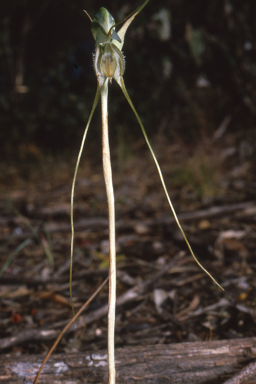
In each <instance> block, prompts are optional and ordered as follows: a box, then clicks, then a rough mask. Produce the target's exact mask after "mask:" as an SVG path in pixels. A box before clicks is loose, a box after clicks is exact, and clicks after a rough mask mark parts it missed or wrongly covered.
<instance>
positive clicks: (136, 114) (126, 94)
mask: <svg viewBox="0 0 256 384" xmlns="http://www.w3.org/2000/svg"><path fill="white" fill-rule="evenodd" d="M118 84H119V86H120V87H121V89H122V91H123V93H124V95H125V97H126V99H127V101H128V103H129V104H130V106H131V108H132V110H133V112H134V114H135V116H136V118H137V120H138V122H139V125H140V127H141V130H142V133H143V135H144V137H145V140H146V143H147V145H148V148H149V150H150V152H151V155H152V157H153V159H154V162H155V164H156V168H157V171H158V174H159V177H160V180H161V183H162V186H163V189H164V192H165V195H166V197H167V200H168V203H169V205H170V208H171V210H172V213H173V216H174V218H175V221H176V223H177V225H178V227H179V230H180V231H181V233H182V235H183V237H184V240H185V242H186V244H187V246H188V249H189V251H190V253H191V255H192V256H193V258H194V260H195V261H196V263H197V264H198V265H199V267H200V268H202V270H203V271H204V272H205V273H206V274H207V275H208V276H209V277H210V278H211V279H212V280H213V281H214V283H215V284H216V285H217V286H218V287H219V288H220V289H222V290H223V291H224V289H223V288H222V287H221V286H220V284H219V283H218V282H217V281H216V280H215V279H214V277H212V275H211V274H210V273H209V272H208V271H207V270H206V269H205V268H204V267H203V266H202V264H201V263H200V262H199V261H198V259H197V258H196V256H195V254H194V252H193V250H192V248H191V245H190V243H189V241H188V239H187V237H186V235H185V233H184V231H183V229H182V226H181V224H180V222H179V219H178V216H177V215H176V212H175V209H174V207H173V205H172V202H171V199H170V197H169V194H168V191H167V188H166V185H165V181H164V178H163V175H162V171H161V168H160V166H159V164H158V161H157V158H156V156H155V153H154V151H153V149H152V147H151V144H150V142H149V140H148V136H147V134H146V131H145V128H144V126H143V124H142V122H141V120H140V117H139V115H138V113H137V111H136V109H135V107H134V105H133V103H132V101H131V99H130V96H129V95H128V92H127V90H126V87H125V84H124V80H123V78H122V77H120V81H119V82H118Z"/></svg>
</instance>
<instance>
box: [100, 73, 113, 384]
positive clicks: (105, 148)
mask: <svg viewBox="0 0 256 384" xmlns="http://www.w3.org/2000/svg"><path fill="white" fill-rule="evenodd" d="M101 110H102V161H103V174H104V179H105V186H106V192H107V201H108V217H109V299H108V373H109V378H108V382H109V384H115V375H116V371H115V306H116V246H115V199H114V189H113V183H112V170H111V161H110V149H109V139H108V79H107V80H106V81H105V83H104V85H103V86H102V88H101Z"/></svg>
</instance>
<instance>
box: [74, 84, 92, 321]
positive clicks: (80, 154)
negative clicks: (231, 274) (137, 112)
mask: <svg viewBox="0 0 256 384" xmlns="http://www.w3.org/2000/svg"><path fill="white" fill-rule="evenodd" d="M99 97H100V87H99V86H98V87H97V91H96V95H95V98H94V102H93V105H92V110H91V113H90V116H89V119H88V122H87V125H86V127H85V130H84V135H83V139H82V143H81V145H80V150H79V153H78V156H77V161H76V167H75V172H74V177H73V181H72V188H71V206H70V221H71V251H70V280H69V282H70V300H71V306H72V312H73V316H74V315H75V312H74V304H73V295H72V273H73V254H74V236H75V231H74V194H75V184H76V177H77V172H78V167H79V164H80V160H81V156H82V153H83V149H84V142H85V139H86V135H87V132H88V128H89V125H90V122H91V120H92V116H93V114H94V111H95V108H96V106H97V104H98V101H99Z"/></svg>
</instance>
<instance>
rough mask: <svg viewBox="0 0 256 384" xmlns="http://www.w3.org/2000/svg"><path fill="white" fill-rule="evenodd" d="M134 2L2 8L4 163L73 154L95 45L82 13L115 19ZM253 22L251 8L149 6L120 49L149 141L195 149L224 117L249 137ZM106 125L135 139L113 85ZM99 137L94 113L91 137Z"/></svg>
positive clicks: (255, 12)
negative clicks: (165, 141)
mask: <svg viewBox="0 0 256 384" xmlns="http://www.w3.org/2000/svg"><path fill="white" fill-rule="evenodd" d="M140 4H141V1H132V2H131V1H122V2H121V3H120V1H117V0H113V1H108V0H106V1H98V0H97V1H95V0H94V1H88V0H83V1H82V0H77V1H75V2H74V1H71V0H70V1H68V0H56V1H54V2H52V1H49V0H42V1H40V2H35V1H32V0H12V1H9V2H5V1H2V2H1V4H0V13H1V22H0V41H1V43H0V44H1V45H0V151H1V157H2V159H5V160H11V159H13V160H15V159H16V160H20V159H22V160H24V161H25V160H26V159H28V160H29V161H30V162H31V161H33V160H34V161H38V159H39V158H40V157H41V158H42V157H43V154H45V153H52V154H53V153H55V154H56V153H63V152H68V151H73V150H74V149H75V150H77V147H78V144H79V142H80V140H81V136H82V132H83V129H84V126H85V124H86V121H87V118H88V114H89V111H90V108H91V105H92V101H93V97H94V94H95V90H96V78H95V75H94V71H93V67H92V52H93V50H94V40H93V38H92V35H91V31H90V21H89V19H88V18H87V17H86V15H85V13H83V12H82V10H83V9H86V10H87V11H88V13H89V14H90V15H91V16H92V17H93V16H94V15H95V14H96V13H97V12H98V10H99V8H100V7H101V6H105V7H106V8H107V9H108V10H109V11H110V13H111V14H112V15H113V16H114V18H115V20H116V21H119V20H121V19H122V18H123V17H124V16H125V15H127V14H128V13H130V12H131V11H132V10H133V9H134V8H135V7H136V6H138V5H140ZM255 17H256V5H255V3H254V2H248V1H244V2H241V1H232V0H230V1H229V0H212V1H209V2H206V1H203V0H197V1H193V2H191V1H189V0H161V1H153V0H152V1H150V2H149V4H148V5H147V6H146V7H145V9H144V10H143V12H141V14H139V16H138V17H137V18H136V19H135V21H134V22H133V24H132V26H131V27H130V28H129V30H128V33H127V37H126V41H125V45H124V49H123V51H124V54H125V56H126V71H125V76H124V78H125V82H126V86H127V88H128V91H129V93H130V95H131V97H132V99H133V101H134V104H135V105H136V107H137V109H138V111H139V114H140V116H141V118H142V120H143V122H144V123H145V126H146V128H147V130H148V132H149V133H150V134H151V136H152V135H153V136H154V135H157V134H158V135H162V136H163V137H164V138H168V139H172V140H173V138H174V137H176V136H180V137H182V140H184V141H185V142H189V143H190V142H191V143H193V142H198V140H199V139H200V137H205V136H207V137H211V136H212V135H213V133H214V132H215V130H216V129H217V128H218V127H219V126H220V124H221V123H222V122H223V121H224V119H225V118H227V117H228V118H230V119H231V123H230V124H231V127H230V128H229V129H230V130H232V131H234V130H242V131H243V132H245V131H250V132H251V133H250V134H249V133H248V135H251V136H250V139H252V136H253V138H254V137H255V136H254V132H253V131H254V122H255V113H256V107H255V105H256V92H255V80H256V65H255V59H256V41H255V36H256V31H255V28H256V26H255ZM98 112H99V110H98ZM110 122H111V135H112V136H113V138H117V137H120V135H124V137H125V139H126V141H127V142H129V141H133V140H136V139H138V138H139V137H140V131H139V127H138V124H137V123H136V122H135V119H134V117H133V114H132V112H131V111H130V108H129V106H128V104H127V102H126V101H125V100H124V97H123V96H122V95H121V92H120V90H119V89H118V86H117V85H116V84H114V85H113V86H112V87H111V91H110ZM120 132H121V133H120ZM99 135H100V117H99V116H97V117H95V118H94V120H93V126H92V127H91V129H90V134H89V140H94V139H95V138H97V137H98V136H99ZM254 149H255V148H254Z"/></svg>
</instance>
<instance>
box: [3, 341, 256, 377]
mask: <svg viewBox="0 0 256 384" xmlns="http://www.w3.org/2000/svg"><path fill="white" fill-rule="evenodd" d="M255 357H256V338H255V337H254V338H246V339H234V340H221V341H209V342H194V343H180V344H170V345H154V346H134V347H124V348H119V349H117V350H116V371H117V382H118V383H119V384H125V383H129V384H137V383H143V384H158V383H161V384H173V383H177V384H179V383H180V384H181V383H182V384H205V383H208V384H216V383H218V384H221V383H223V382H224V381H225V380H227V379H228V378H230V377H232V376H233V375H234V374H235V373H236V372H237V371H239V370H241V368H242V367H243V366H245V365H246V364H248V362H250V361H251V360H252V359H255ZM42 360H43V357H41V356H19V357H16V356H8V359H7V358H6V356H0V379H1V380H2V382H4V383H11V384H23V383H24V381H23V380H24V379H25V381H26V383H29V384H32V382H33V380H34V379H35V375H36V373H37V371H38V368H39V366H40V364H41V363H42ZM107 375H108V374H107V352H106V351H99V352H95V351H94V352H84V353H79V354H78V353H76V354H61V355H54V356H52V357H51V359H50V360H49V361H48V362H47V364H46V365H45V367H44V369H43V371H42V374H41V377H40V380H39V384H49V383H54V384H63V383H72V384H81V383H86V384H96V383H97V384H98V383H101V384H105V383H106V382H107ZM243 380H244V381H243V384H253V383H255V382H256V373H255V372H253V373H252V375H251V376H250V377H246V375H245V376H244V378H243ZM231 383H232V384H234V383H235V382H231ZM231 383H229V384H231ZM225 384H227V383H225Z"/></svg>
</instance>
